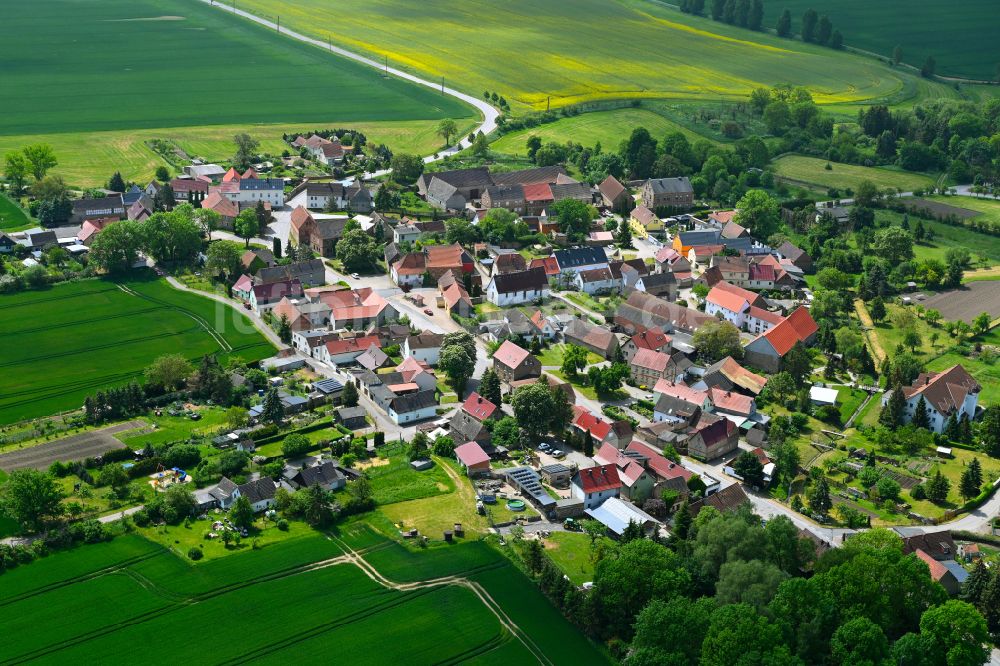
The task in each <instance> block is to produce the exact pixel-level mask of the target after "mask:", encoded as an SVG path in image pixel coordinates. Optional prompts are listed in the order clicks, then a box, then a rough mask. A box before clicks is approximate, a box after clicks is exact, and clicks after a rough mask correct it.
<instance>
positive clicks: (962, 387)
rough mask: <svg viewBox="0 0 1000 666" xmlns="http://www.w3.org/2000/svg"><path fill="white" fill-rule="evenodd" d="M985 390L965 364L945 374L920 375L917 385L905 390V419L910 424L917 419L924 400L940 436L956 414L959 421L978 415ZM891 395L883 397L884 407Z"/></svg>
mask: <svg viewBox="0 0 1000 666" xmlns="http://www.w3.org/2000/svg"><path fill="white" fill-rule="evenodd" d="M981 390H982V387H981V386H980V385H979V382H977V381H976V380H975V379H973V378H972V375H970V374H969V373H968V372H967V371H966V370H965V368H963V367H962V366H961V365H953V366H951V367H950V368H948V369H947V370H945V371H943V372H936V373H935V372H923V373H920V376H919V377H917V380H916V381H915V382H913V384H911V385H909V386H904V387H903V395H904V396H905V397H906V408H905V409H904V410H903V420H904V421H906V422H907V423H909V422H910V421H912V420H913V416H914V414H916V413H917V405H918V404H919V403H920V398H921V397H922V398H923V399H924V404H925V405H926V410H927V418H928V421H929V422H930V429H931V430H933V431H934V432H937V433H940V432H943V431H944V429H945V426H946V425H947V423H948V419H949V418H950V417H951V416H952V414H954V415H955V418H956V419H961V418H962V416H963V415H965V416H968V417H969V419H972V418H974V417H975V416H976V407H977V405H978V404H979V392H980V391H981ZM891 395H892V392H891V391H886V392H885V393H884V394H883V395H882V407H885V405H886V403H888V402H889V397H890V396H891Z"/></svg>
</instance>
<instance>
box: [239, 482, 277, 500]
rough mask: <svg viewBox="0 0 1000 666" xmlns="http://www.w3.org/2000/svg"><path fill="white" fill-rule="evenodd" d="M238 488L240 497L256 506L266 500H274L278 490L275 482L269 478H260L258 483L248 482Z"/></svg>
mask: <svg viewBox="0 0 1000 666" xmlns="http://www.w3.org/2000/svg"><path fill="white" fill-rule="evenodd" d="M238 487H239V489H240V495H243V496H244V497H246V498H247V499H248V500H250V503H251V504H256V503H257V502H260V501H262V500H266V499H274V491H275V489H276V487H275V485H274V481H272V480H271V477H268V476H265V477H262V478H259V479H257V480H256V481H247V482H246V483H243V484H240V485H239V486H238Z"/></svg>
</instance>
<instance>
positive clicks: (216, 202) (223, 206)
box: [133, 192, 240, 229]
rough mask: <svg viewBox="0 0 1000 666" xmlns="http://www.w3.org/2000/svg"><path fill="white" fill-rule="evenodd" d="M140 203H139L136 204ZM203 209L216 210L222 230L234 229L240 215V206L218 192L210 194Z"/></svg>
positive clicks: (202, 205) (204, 201) (203, 204)
mask: <svg viewBox="0 0 1000 666" xmlns="http://www.w3.org/2000/svg"><path fill="white" fill-rule="evenodd" d="M138 203H139V202H138V201H137V202H136V204H138ZM133 205H134V204H133ZM201 207H202V208H204V209H206V210H214V211H215V212H216V213H218V214H219V228H220V229H232V228H233V222H234V221H235V220H236V216H237V215H239V214H240V207H239V204H237V203H236V202H235V201H230V200H229V199H227V198H226V197H224V196H222V195H221V194H219V193H218V192H209V193H208V196H206V197H205V199H204V200H203V201H202V202H201Z"/></svg>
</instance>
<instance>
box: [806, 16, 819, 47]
mask: <svg viewBox="0 0 1000 666" xmlns="http://www.w3.org/2000/svg"><path fill="white" fill-rule="evenodd" d="M818 22H819V15H818V14H817V13H816V10H815V9H812V8H810V9H807V10H806V12H805V14H803V15H802V41H803V42H812V41H814V40H815V39H816V24H817V23H818Z"/></svg>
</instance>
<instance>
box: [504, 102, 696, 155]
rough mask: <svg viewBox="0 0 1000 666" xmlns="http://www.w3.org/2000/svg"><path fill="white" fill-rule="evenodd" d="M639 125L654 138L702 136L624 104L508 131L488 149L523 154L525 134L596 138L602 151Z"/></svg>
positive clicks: (582, 140) (546, 138) (587, 141)
mask: <svg viewBox="0 0 1000 666" xmlns="http://www.w3.org/2000/svg"><path fill="white" fill-rule="evenodd" d="M639 127H644V128H646V129H647V130H649V133H650V134H651V135H652V136H653V137H654V138H656V139H657V140H658V141H659V140H662V139H663V137H665V136H666V135H667V134H670V133H671V132H680V133H681V134H683V135H685V136H686V137H688V140H690V141H692V142H694V141H696V140H698V139H704V138H705V137H704V136H702V135H701V134H697V133H695V132H692V131H691V130H689V129H687V128H685V127H682V126H681V125H678V124H677V123H675V122H673V121H671V120H670V119H668V118H665V117H664V116H662V115H660V114H659V113H656V112H655V111H651V110H649V109H644V108H626V109H614V110H611V111H593V112H589V113H584V114H581V115H579V116H572V117H569V118H561V119H559V120H557V121H555V122H554V123H547V124H545V125H539V126H538V127H531V128H528V129H524V130H520V131H518V132H511V133H510V134H505V135H503V136H502V137H500V139H498V140H497V141H494V142H493V143H492V144H490V149H491V150H495V151H496V152H498V153H505V154H508V155H524V156H527V154H528V149H527V147H526V146H525V142H527V140H528V137H531V136H537V137H538V138H539V139H541V140H542V143H550V142H554V143H566V142H567V141H573V142H574V143H579V144H582V145H584V146H588V147H593V146H594V145H595V144H597V143H598V142H600V144H601V148H602V149H603V150H604V151H605V152H611V151H614V150H617V149H618V145H619V144H620V143H621V142H622V141H624V140H626V139H628V137H629V135H630V134H631V133H632V130H634V129H636V128H639Z"/></svg>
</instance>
